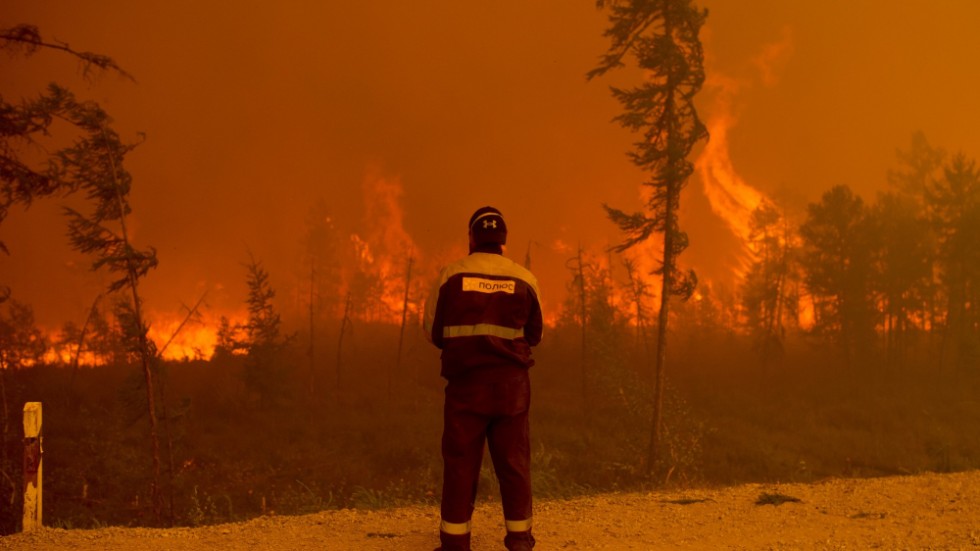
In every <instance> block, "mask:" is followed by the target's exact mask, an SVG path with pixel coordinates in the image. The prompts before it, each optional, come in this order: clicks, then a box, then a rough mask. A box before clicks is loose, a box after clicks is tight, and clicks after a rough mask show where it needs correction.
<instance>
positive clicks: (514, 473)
mask: <svg viewBox="0 0 980 551" xmlns="http://www.w3.org/2000/svg"><path fill="white" fill-rule="evenodd" d="M488 369H490V370H492V369H493V368H488ZM501 371H502V372H503V373H506V376H502V377H496V376H490V377H472V378H468V379H467V380H453V381H450V382H449V384H447V385H446V406H445V424H444V426H443V433H442V458H443V466H444V470H443V484H442V520H444V521H447V522H452V523H466V522H469V521H470V518H471V517H472V516H473V506H474V503H475V501H476V489H477V484H478V483H479V481H480V465H481V463H482V462H483V443H484V441H486V442H487V443H488V445H489V448H490V457H491V459H493V468H494V471H495V472H496V473H497V479H498V480H499V481H500V494H501V496H500V497H501V501H502V502H503V506H504V519H505V520H510V521H520V520H526V519H530V518H531V443H530V426H529V424H528V410H529V408H530V404H531V382H530V379H529V378H528V373H527V370H526V369H517V370H509V369H507V370H501ZM488 374H490V375H492V372H488Z"/></svg>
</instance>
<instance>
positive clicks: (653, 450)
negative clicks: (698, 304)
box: [647, 200, 675, 476]
mask: <svg viewBox="0 0 980 551" xmlns="http://www.w3.org/2000/svg"><path fill="white" fill-rule="evenodd" d="M671 203H672V202H671V201H670V200H668V201H667V216H666V219H667V224H668V226H667V229H666V231H664V253H663V255H664V264H663V266H664V273H663V278H662V282H661V286H660V312H659V314H658V320H657V363H656V366H655V368H654V379H653V380H654V383H653V419H652V420H651V428H650V447H649V449H648V450H647V475H648V476H650V475H653V472H654V469H655V468H656V465H657V462H658V459H659V458H660V453H661V448H662V443H661V439H662V436H663V430H662V425H663V404H664V370H665V369H666V367H667V319H668V316H669V313H670V294H671V289H672V287H673V277H674V274H673V262H674V259H673V256H674V255H673V246H674V235H673V233H674V232H673V231H672V228H671V226H670V223H671V221H672V220H673V217H674V216H675V215H674V212H673V205H672V204H671Z"/></svg>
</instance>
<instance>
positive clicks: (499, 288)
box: [463, 277, 517, 295]
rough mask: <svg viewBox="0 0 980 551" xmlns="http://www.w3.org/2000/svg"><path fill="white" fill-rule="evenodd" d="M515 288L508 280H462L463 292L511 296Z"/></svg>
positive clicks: (468, 278)
mask: <svg viewBox="0 0 980 551" xmlns="http://www.w3.org/2000/svg"><path fill="white" fill-rule="evenodd" d="M516 286H517V285H516V283H515V282H514V281H513V280H510V279H502V280H501V279H484V278H482V277H464V278H463V290H464V291H476V292H477V293H507V294H510V295H512V294H514V288H515V287H516Z"/></svg>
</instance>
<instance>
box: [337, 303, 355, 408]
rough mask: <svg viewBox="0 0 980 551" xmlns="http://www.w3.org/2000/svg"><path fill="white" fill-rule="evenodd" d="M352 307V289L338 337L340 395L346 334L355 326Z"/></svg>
mask: <svg viewBox="0 0 980 551" xmlns="http://www.w3.org/2000/svg"><path fill="white" fill-rule="evenodd" d="M350 308H351V296H350V291H347V301H346V302H345V303H344V317H343V319H341V320H340V336H339V337H338V338H337V394H338V396H339V395H340V389H341V387H342V373H343V350H344V335H345V334H346V330H347V328H348V327H351V328H353V324H352V323H351V320H350Z"/></svg>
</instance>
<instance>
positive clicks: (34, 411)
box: [22, 402, 41, 532]
mask: <svg viewBox="0 0 980 551" xmlns="http://www.w3.org/2000/svg"><path fill="white" fill-rule="evenodd" d="M40 527H41V402H27V403H26V404H24V522H23V526H22V530H23V531H24V532H32V531H34V530H37V529H38V528H40Z"/></svg>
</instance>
